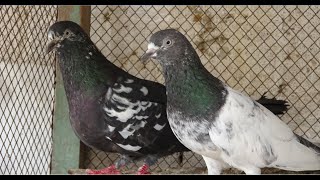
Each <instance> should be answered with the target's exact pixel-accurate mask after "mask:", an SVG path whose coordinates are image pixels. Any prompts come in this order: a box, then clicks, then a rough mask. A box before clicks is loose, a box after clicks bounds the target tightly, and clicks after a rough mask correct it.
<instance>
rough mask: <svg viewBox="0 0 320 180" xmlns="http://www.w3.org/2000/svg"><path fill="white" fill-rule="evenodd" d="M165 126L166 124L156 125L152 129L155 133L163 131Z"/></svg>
mask: <svg viewBox="0 0 320 180" xmlns="http://www.w3.org/2000/svg"><path fill="white" fill-rule="evenodd" d="M165 126H166V124H164V125H163V126H161V125H160V124H156V125H155V126H153V128H154V129H155V130H157V131H160V130H161V129H163V128H164V127H165Z"/></svg>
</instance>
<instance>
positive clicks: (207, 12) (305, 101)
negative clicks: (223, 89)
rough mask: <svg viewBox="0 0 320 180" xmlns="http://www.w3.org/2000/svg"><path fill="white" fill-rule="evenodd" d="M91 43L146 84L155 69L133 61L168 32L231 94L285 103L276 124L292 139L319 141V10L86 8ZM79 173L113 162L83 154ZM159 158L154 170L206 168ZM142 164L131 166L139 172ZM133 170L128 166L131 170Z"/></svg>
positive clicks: (193, 161) (187, 158) (187, 157)
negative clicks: (155, 36) (178, 35)
mask: <svg viewBox="0 0 320 180" xmlns="http://www.w3.org/2000/svg"><path fill="white" fill-rule="evenodd" d="M91 10H92V15H91V31H90V35H91V39H92V40H93V42H94V43H95V44H96V45H97V46H98V48H99V49H100V50H101V51H102V53H103V54H104V55H105V56H106V57H107V58H108V59H109V60H110V61H111V62H113V63H114V64H116V65H117V66H119V67H121V68H123V69H125V70H127V71H128V72H129V73H131V74H133V75H135V76H137V77H140V78H144V79H148V80H152V81H158V82H160V83H163V82H164V79H163V76H162V73H161V69H160V66H159V64H157V63H155V62H153V61H150V62H149V63H148V64H146V65H144V64H142V63H141V62H140V61H139V57H140V56H141V55H142V54H143V53H144V51H145V50H146V48H147V39H148V37H150V35H151V34H152V33H154V32H156V31H158V30H161V29H167V28H174V29H177V30H179V31H180V32H182V33H183V34H185V35H186V36H187V38H188V39H189V40H190V41H191V43H192V45H193V46H194V47H195V48H196V50H197V53H198V54H199V56H200V58H201V60H202V63H203V64H204V65H205V67H206V68H207V69H208V70H209V71H210V72H211V73H212V74H213V75H215V76H216V77H218V78H220V79H221V80H223V81H224V82H226V83H227V84H228V85H230V86H231V87H233V88H235V89H237V90H240V91H242V92H243V93H245V94H247V95H249V96H251V97H253V98H255V99H258V98H260V97H261V95H262V94H264V93H265V92H267V94H266V95H267V97H269V98H271V97H275V96H276V97H277V98H279V99H284V100H287V101H288V102H289V104H290V108H289V110H288V112H287V113H286V114H284V115H283V116H281V119H282V120H283V121H284V122H286V123H287V124H288V125H289V126H290V128H291V129H293V130H294V131H295V133H297V134H299V135H303V136H304V137H308V138H311V139H314V140H319V138H320V135H319V131H320V122H319V120H318V119H319V118H320V107H319V102H320V93H319V91H320V79H319V76H320V65H319V59H320V53H319V52H320V51H319V47H320V39H319V38H320V34H319V32H320V26H319V23H320V17H319V16H320V12H319V10H320V6H207V5H206V6H173V5H172V6H92V7H91ZM85 152H86V153H85V154H86V158H85V162H84V167H85V168H103V167H106V166H109V165H110V164H111V163H113V162H114V161H115V160H116V159H117V158H118V156H117V155H116V154H108V153H104V152H101V151H96V150H92V149H89V148H88V149H85ZM179 159H180V158H179V154H174V155H172V156H169V157H166V158H162V159H160V160H159V163H158V164H157V165H154V166H153V167H152V169H153V170H156V169H162V170H165V169H167V168H187V167H205V164H204V162H203V160H202V158H201V157H200V156H199V155H196V154H194V153H191V152H188V153H184V154H183V158H182V162H179ZM139 165H141V162H140V163H138V166H139ZM138 166H137V165H135V164H134V165H129V166H127V168H128V169H130V168H137V167H138Z"/></svg>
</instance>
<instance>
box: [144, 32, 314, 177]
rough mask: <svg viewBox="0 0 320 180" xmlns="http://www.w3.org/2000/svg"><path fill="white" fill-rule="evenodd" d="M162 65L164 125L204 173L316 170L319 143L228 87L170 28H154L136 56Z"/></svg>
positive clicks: (187, 42) (188, 43)
mask: <svg viewBox="0 0 320 180" xmlns="http://www.w3.org/2000/svg"><path fill="white" fill-rule="evenodd" d="M149 58H154V59H156V60H157V61H158V62H159V63H160V64H161V66H162V68H163V71H164V76H165V85H166V91H167V92H166V93H167V116H168V120H169V124H170V126H171V128H172V130H173V132H174V134H175V135H176V137H177V138H178V139H179V141H180V142H181V143H182V144H184V145H185V146H186V147H187V148H189V149H190V150H192V151H194V152H196V153H198V154H200V155H202V156H203V158H204V160H205V163H206V165H207V168H208V174H220V173H221V171H222V170H223V169H225V168H228V167H234V168H237V169H239V170H242V171H244V172H245V173H246V174H261V170H260V169H261V168H263V167H274V168H279V169H283V170H291V171H309V170H320V148H319V147H318V146H317V145H315V144H313V143H311V142H310V141H308V140H306V139H304V138H302V137H300V136H298V135H297V134H295V133H293V132H292V130H291V129H290V128H289V127H288V126H287V124H285V123H284V122H283V121H281V120H280V119H279V118H278V117H277V116H275V115H274V114H273V113H272V112H270V111H269V110H268V109H266V108H265V107H264V106H262V105H261V104H259V103H258V102H256V101H255V100H253V99H251V98H250V97H247V96H246V95H243V94H242V93H240V92H239V91H236V90H234V89H232V88H230V87H229V86H228V85H226V84H225V83H223V82H222V81H221V80H219V79H218V78H216V77H214V76H213V75H212V74H211V73H210V72H209V71H207V69H206V68H205V67H204V66H203V65H202V63H201V61H200V59H199V56H198V55H197V53H196V51H195V49H194V48H193V47H192V45H191V43H190V42H189V41H188V39H187V38H186V37H185V36H184V35H183V34H181V33H180V32H178V31H177V30H174V29H167V30H161V31H158V32H156V33H154V34H153V35H152V36H151V37H150V40H149V44H148V50H147V51H146V53H145V54H144V55H143V56H142V57H141V60H143V61H145V60H147V59H149Z"/></svg>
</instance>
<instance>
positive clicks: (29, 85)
mask: <svg viewBox="0 0 320 180" xmlns="http://www.w3.org/2000/svg"><path fill="white" fill-rule="evenodd" d="M56 15H57V9H56V6H1V7H0V19H1V20H0V27H1V28H0V44H1V45H0V48H1V50H0V57H1V59H0V72H1V74H0V174H49V173H50V163H51V150H52V146H51V144H52V143H51V142H52V112H53V102H54V77H55V75H54V70H55V64H54V56H53V55H52V54H51V55H45V51H44V50H45V44H46V39H47V28H48V27H49V25H50V24H52V23H53V22H55V21H56Z"/></svg>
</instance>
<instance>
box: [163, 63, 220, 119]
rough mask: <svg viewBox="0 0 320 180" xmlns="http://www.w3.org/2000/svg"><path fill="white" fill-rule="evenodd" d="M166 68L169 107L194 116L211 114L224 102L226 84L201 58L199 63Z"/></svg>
mask: <svg viewBox="0 0 320 180" xmlns="http://www.w3.org/2000/svg"><path fill="white" fill-rule="evenodd" d="M181 62H184V61H181ZM189 62H190V61H189ZM164 70H165V79H166V87H167V95H168V106H169V108H174V109H175V110H180V111H182V112H183V113H187V114H189V115H191V116H192V115H198V114H210V112H211V113H212V111H218V110H219V109H220V107H221V106H222V105H223V104H224V98H225V95H226V90H225V88H224V84H223V83H222V82H221V81H220V80H219V79H217V78H215V77H214V76H212V75H211V73H210V72H208V71H207V70H206V69H205V67H203V65H202V64H201V62H200V60H199V63H192V64H191V63H188V64H180V65H179V66H175V67H174V68H173V67H165V68H164Z"/></svg>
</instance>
